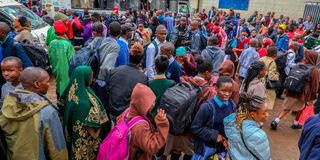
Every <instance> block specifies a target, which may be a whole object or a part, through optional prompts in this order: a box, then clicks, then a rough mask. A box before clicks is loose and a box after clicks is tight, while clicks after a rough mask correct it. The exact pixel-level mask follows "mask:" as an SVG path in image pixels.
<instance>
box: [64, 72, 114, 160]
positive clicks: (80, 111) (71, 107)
mask: <svg viewBox="0 0 320 160" xmlns="http://www.w3.org/2000/svg"><path fill="white" fill-rule="evenodd" d="M92 80H93V72H92V70H91V68H90V67H88V66H79V67H77V68H76V69H75V70H74V72H73V73H72V76H71V78H70V81H69V83H68V85H67V87H66V89H65V90H64V92H63V94H62V96H61V98H60V99H61V100H62V103H63V105H62V106H61V107H60V109H61V113H62V115H63V122H64V125H63V126H64V127H63V128H64V131H65V136H66V140H67V148H68V151H69V159H95V158H96V156H97V152H98V148H99V145H100V143H101V141H102V140H103V139H102V137H104V136H105V135H103V134H105V132H104V130H103V129H104V127H103V126H104V125H105V124H106V122H107V121H108V120H109V119H108V117H107V114H106V111H105V109H104V106H103V105H102V103H101V101H100V100H99V99H98V98H97V96H96V95H95V94H94V92H93V91H92V89H91V88H90V87H89V86H90V85H91V83H92ZM83 150H87V152H83Z"/></svg>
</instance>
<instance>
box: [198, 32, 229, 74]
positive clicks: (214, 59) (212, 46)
mask: <svg viewBox="0 0 320 160" xmlns="http://www.w3.org/2000/svg"><path fill="white" fill-rule="evenodd" d="M218 44H219V39H218V37H217V36H211V37H209V38H208V46H207V47H206V49H204V50H203V51H202V52H201V56H202V57H203V58H204V59H207V60H209V61H210V62H211V63H212V65H213V75H215V76H217V75H219V67H220V65H221V64H222V62H223V61H224V58H225V54H224V52H223V51H222V50H221V48H220V47H219V46H218Z"/></svg>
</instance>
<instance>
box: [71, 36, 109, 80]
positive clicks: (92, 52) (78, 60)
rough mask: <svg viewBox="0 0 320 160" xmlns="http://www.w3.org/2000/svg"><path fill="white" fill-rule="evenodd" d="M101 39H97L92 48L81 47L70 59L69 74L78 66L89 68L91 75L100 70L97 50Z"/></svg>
mask: <svg viewBox="0 0 320 160" xmlns="http://www.w3.org/2000/svg"><path fill="white" fill-rule="evenodd" d="M102 40H103V39H102V38H101V39H98V40H97V41H96V42H95V44H94V46H93V45H88V46H86V47H82V48H81V49H80V50H79V51H76V53H75V54H73V56H72V57H71V59H70V65H69V73H70V74H71V73H72V72H73V70H75V69H76V68H77V67H78V66H82V65H85V66H91V68H92V71H93V73H94V74H95V75H96V74H97V73H98V71H99V68H100V55H99V52H98V49H99V47H100V45H101V43H102Z"/></svg>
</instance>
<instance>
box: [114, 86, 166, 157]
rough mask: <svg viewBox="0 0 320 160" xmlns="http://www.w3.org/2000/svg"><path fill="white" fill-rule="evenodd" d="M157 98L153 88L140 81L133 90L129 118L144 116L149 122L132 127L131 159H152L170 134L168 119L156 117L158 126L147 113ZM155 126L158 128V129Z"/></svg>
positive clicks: (155, 120)
mask: <svg viewBox="0 0 320 160" xmlns="http://www.w3.org/2000/svg"><path fill="white" fill-rule="evenodd" d="M155 100H156V96H155V95H154V94H153V92H152V90H151V89H150V88H148V87H147V86H145V85H143V84H140V83H138V84H137V85H136V86H135V88H134V89H133V91H132V95H131V102H130V108H129V113H128V120H131V119H132V118H134V117H136V116H142V117H143V118H144V119H145V120H147V121H148V123H149V124H146V123H143V122H141V123H138V124H136V125H135V126H134V127H132V129H131V138H130V140H131V142H130V154H129V159H130V160H133V159H139V160H152V156H153V154H155V153H156V152H158V151H159V150H160V149H161V148H162V147H163V146H164V145H165V143H166V141H167V137H168V134H169V121H168V119H165V120H161V119H158V117H155V119H154V122H155V125H156V126H154V125H152V124H151V123H150V120H149V119H148V118H147V113H148V111H149V110H151V109H152V108H153V105H154V102H155ZM121 117H123V115H122V116H120V118H121ZM120 118H118V119H120ZM153 128H157V130H154V129H153Z"/></svg>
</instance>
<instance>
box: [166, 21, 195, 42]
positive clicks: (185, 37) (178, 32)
mask: <svg viewBox="0 0 320 160" xmlns="http://www.w3.org/2000/svg"><path fill="white" fill-rule="evenodd" d="M190 39H191V33H190V30H189V28H188V27H187V17H186V16H182V17H181V19H180V24H179V25H178V26H176V27H175V28H174V30H173V32H172V35H171V38H170V42H172V43H173V44H174V45H175V46H176V47H180V46H186V47H188V46H189V45H190Z"/></svg>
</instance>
